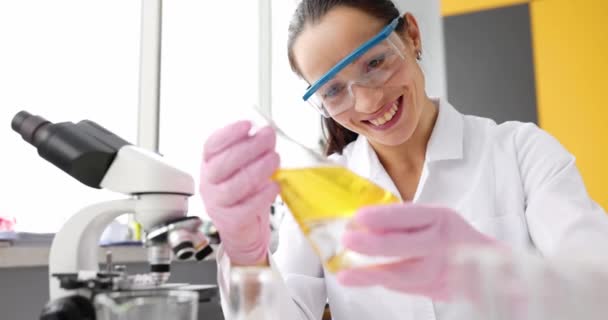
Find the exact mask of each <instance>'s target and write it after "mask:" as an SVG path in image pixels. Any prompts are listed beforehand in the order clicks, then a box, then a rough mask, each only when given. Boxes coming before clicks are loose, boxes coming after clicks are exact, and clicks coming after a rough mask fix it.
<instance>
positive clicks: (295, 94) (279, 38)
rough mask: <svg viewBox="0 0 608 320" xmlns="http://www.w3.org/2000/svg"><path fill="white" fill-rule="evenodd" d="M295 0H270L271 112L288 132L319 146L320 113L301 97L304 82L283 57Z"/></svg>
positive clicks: (305, 141) (299, 139) (303, 141)
mask: <svg viewBox="0 0 608 320" xmlns="http://www.w3.org/2000/svg"><path fill="white" fill-rule="evenodd" d="M298 2H299V1H298V0H274V1H272V71H273V74H272V88H273V91H272V92H273V99H272V116H273V118H274V120H275V121H276V122H277V123H278V124H279V125H280V126H281V128H283V129H284V130H285V131H286V132H287V133H288V134H289V135H291V136H293V137H294V138H295V139H297V140H298V141H299V142H302V143H303V144H304V145H306V146H308V147H311V148H314V149H319V148H320V145H319V141H320V139H321V116H320V115H319V113H318V112H317V111H316V110H315V109H314V108H313V107H312V106H310V105H308V103H306V102H304V101H303V100H302V96H303V95H304V91H305V90H306V83H305V82H304V81H303V80H300V79H299V78H298V77H297V76H296V75H295V74H294V73H293V72H292V71H291V68H290V67H289V61H288V58H287V31H288V27H289V23H290V22H291V18H292V15H293V13H294V11H295V9H296V6H297V4H298ZM319 150H320V149H319Z"/></svg>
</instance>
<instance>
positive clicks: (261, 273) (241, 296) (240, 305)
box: [224, 267, 279, 320]
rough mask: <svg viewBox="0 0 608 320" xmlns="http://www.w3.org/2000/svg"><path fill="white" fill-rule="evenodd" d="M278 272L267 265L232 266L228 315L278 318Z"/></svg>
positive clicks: (245, 319) (238, 318) (242, 318)
mask: <svg viewBox="0 0 608 320" xmlns="http://www.w3.org/2000/svg"><path fill="white" fill-rule="evenodd" d="M278 283H279V278H278V275H276V274H275V273H274V272H273V271H272V269H270V268H268V267H233V268H232V269H231V272H230V283H229V288H228V310H224V311H225V312H227V313H228V317H227V318H228V319H233V320H278V316H277V315H278V313H279V309H278V308H279V302H278V297H277V296H276V294H277V292H278V291H279V290H278V288H277V285H278Z"/></svg>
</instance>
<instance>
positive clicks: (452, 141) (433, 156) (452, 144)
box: [349, 99, 464, 178]
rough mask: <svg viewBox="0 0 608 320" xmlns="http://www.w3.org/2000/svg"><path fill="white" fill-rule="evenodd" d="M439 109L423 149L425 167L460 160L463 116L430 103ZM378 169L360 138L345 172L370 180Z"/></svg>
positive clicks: (440, 102)
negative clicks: (350, 171) (442, 161)
mask: <svg viewBox="0 0 608 320" xmlns="http://www.w3.org/2000/svg"><path fill="white" fill-rule="evenodd" d="M433 101H434V102H435V103H436V104H437V105H438V107H439V114H438V115H437V120H436V121H435V126H434V127H433V133H432V134H431V137H430V139H429V142H428V144H427V149H426V158H425V165H426V164H428V163H430V162H435V161H441V160H457V159H462V157H463V143H464V141H463V130H464V129H463V128H464V119H463V115H462V114H461V113H459V112H458V111H457V110H456V109H455V108H454V107H453V106H452V105H451V104H450V103H449V102H447V101H445V100H444V99H433ZM381 168H383V167H382V165H381V164H380V161H379V160H378V157H377V156H376V152H375V151H374V149H373V148H372V146H371V145H370V144H369V142H368V141H367V138H365V137H364V136H362V135H359V137H358V138H357V140H356V141H355V142H354V145H353V149H352V157H350V161H349V169H351V170H352V171H354V172H355V173H357V174H359V175H361V176H363V177H366V178H373V177H374V176H376V175H377V174H378V173H379V171H380V170H381Z"/></svg>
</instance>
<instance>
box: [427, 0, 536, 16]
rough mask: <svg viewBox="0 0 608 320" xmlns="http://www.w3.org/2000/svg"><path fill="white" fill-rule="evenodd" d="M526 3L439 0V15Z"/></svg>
mask: <svg viewBox="0 0 608 320" xmlns="http://www.w3.org/2000/svg"><path fill="white" fill-rule="evenodd" d="M417 1H426V0H417ZM527 2H530V0H441V14H443V15H444V16H451V15H455V14H463V13H468V12H474V11H480V10H487V9H493V8H497V7H503V6H508V5H515V4H521V3H527Z"/></svg>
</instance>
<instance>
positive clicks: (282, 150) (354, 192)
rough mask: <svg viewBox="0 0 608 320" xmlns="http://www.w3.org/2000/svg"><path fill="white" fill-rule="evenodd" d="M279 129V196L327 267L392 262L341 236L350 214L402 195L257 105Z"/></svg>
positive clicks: (265, 119) (265, 120)
mask: <svg viewBox="0 0 608 320" xmlns="http://www.w3.org/2000/svg"><path fill="white" fill-rule="evenodd" d="M256 111H258V113H259V115H260V116H261V117H262V118H263V121H264V122H265V124H269V125H271V126H272V127H274V129H275V131H276V133H277V151H278V153H279V154H280V155H281V168H280V169H279V170H278V171H277V172H275V174H274V175H273V180H275V181H277V182H278V183H279V185H280V187H281V198H282V200H283V201H284V202H285V204H286V205H287V207H288V208H289V210H290V211H291V214H292V215H293V217H294V218H295V220H296V221H297V223H298V224H299V226H300V229H301V230H302V232H303V233H304V235H305V236H306V237H307V238H308V240H309V241H310V242H311V244H312V247H313V249H314V250H315V251H316V252H317V254H318V255H319V256H320V258H321V261H322V262H323V264H324V265H325V267H326V269H327V270H328V271H329V272H337V271H340V270H342V269H347V268H354V267H363V266H370V265H375V264H381V263H387V262H393V261H396V260H398V258H393V257H370V256H365V255H362V254H358V253H356V252H353V251H349V250H346V249H344V248H343V247H342V245H341V238H342V235H343V233H344V231H345V230H346V227H347V225H348V224H349V223H350V222H351V218H352V217H353V215H354V214H355V213H356V212H357V210H359V209H361V208H362V207H365V206H370V205H383V204H390V203H396V202H399V198H397V197H396V196H395V195H393V194H392V193H390V192H389V191H387V190H384V189H382V188H381V187H379V186H377V185H376V184H374V183H373V182H371V181H369V180H367V179H365V178H363V177H360V176H358V175H357V174H355V173H354V172H352V171H351V170H349V169H348V168H346V167H344V166H341V165H339V164H337V163H334V162H332V161H330V160H329V159H327V158H326V157H324V156H322V155H320V154H319V153H317V152H316V151H314V150H312V149H310V148H307V147H306V146H304V145H302V144H300V143H298V142H297V141H295V140H294V139H292V138H290V137H289V136H288V135H287V134H286V133H285V132H283V130H281V129H280V128H279V127H278V126H277V125H276V124H275V123H274V122H273V121H272V120H270V119H268V118H267V117H266V116H265V115H264V114H262V113H261V112H260V111H259V110H258V109H256Z"/></svg>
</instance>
